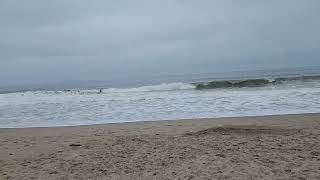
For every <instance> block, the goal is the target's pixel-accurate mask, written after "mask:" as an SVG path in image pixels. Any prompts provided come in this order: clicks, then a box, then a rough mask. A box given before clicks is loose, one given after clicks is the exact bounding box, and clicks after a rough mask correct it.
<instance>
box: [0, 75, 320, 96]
mask: <svg viewBox="0 0 320 180" xmlns="http://www.w3.org/2000/svg"><path fill="white" fill-rule="evenodd" d="M319 80H320V75H319V76H298V77H278V78H261V79H244V80H221V81H207V82H198V83H197V82H196V83H184V82H176V83H163V84H159V85H149V86H141V87H136V88H95V89H67V90H58V91H54V90H46V91H43V90H38V91H37V90H36V91H32V90H30V91H21V92H8V93H3V94H11V93H22V94H29V93H31V94H52V95H54V94H80V95H88V94H112V93H137V92H157V91H158V92H159V91H179V90H205V89H219V88H220V89H223V88H243V87H264V86H268V85H280V84H284V83H290V82H296V81H301V82H307V81H319Z"/></svg>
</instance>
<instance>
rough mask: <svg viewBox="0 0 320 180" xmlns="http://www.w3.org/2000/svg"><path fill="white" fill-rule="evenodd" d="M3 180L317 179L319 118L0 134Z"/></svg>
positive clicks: (161, 123) (0, 176)
mask: <svg viewBox="0 0 320 180" xmlns="http://www.w3.org/2000/svg"><path fill="white" fill-rule="evenodd" d="M0 179H148V180H149V179H245V180H248V179H299V180H305V179H306V180H311V179H317V180H319V179H320V115H319V114H302V115H284V116H268V117H245V118H222V119H201V120H197V119H194V120H180V121H158V122H138V123H122V124H106V125H92V126H77V127H59V128H26V129H0Z"/></svg>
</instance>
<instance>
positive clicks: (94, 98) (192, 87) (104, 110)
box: [0, 67, 320, 128]
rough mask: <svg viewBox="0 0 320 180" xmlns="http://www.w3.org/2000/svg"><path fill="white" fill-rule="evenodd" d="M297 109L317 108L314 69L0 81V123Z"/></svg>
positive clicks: (319, 79)
mask: <svg viewBox="0 0 320 180" xmlns="http://www.w3.org/2000/svg"><path fill="white" fill-rule="evenodd" d="M210 82H211V84H210ZM201 87H202V88H201ZM203 87H205V88H203ZM300 113H320V68H317V67H314V68H294V69H277V70H260V71H236V72H228V73H205V74H188V75H173V76H152V77H149V76H146V77H144V78H141V79H136V80H132V79H131V80H130V79H128V80H126V79H122V80H119V81H115V80H114V81H106V82H103V81H99V82H88V83H73V84H72V85H71V84H69V85H65V84H64V85H61V86H52V87H50V86H46V88H39V87H34V88H30V87H26V88H23V87H21V88H20V89H17V88H14V89H10V88H8V87H5V88H0V128H23V127H53V126H73V125H89V124H103V123H119V122H134V121H156V120H176V119H193V118H217V117H241V116H264V115H280V114H300Z"/></svg>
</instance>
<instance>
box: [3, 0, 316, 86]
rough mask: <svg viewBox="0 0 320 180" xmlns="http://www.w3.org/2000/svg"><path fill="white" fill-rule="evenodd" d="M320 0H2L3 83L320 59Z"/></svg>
mask: <svg viewBox="0 0 320 180" xmlns="http://www.w3.org/2000/svg"><path fill="white" fill-rule="evenodd" d="M319 18H320V1H319V0H307V1H303V0H237V1H235V0H200V1H195V0H145V1H142V0H134V1H133V0H113V1H112V0H107V1H106V0H101V1H99V0H95V1H84V0H83V1H81V0H54V1H53V0H28V1H23V0H1V1H0V83H1V84H19V83H42V82H59V81H64V80H103V79H110V78H117V77H125V76H130V77H133V76H141V75H145V76H148V75H152V74H153V75H154V74H156V75H165V74H185V73H202V72H204V73H209V72H219V71H220V72H221V71H234V70H245V69H264V68H278V67H299V66H301V67H303V66H319V65H320V35H319V33H320V20H319Z"/></svg>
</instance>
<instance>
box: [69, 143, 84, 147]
mask: <svg viewBox="0 0 320 180" xmlns="http://www.w3.org/2000/svg"><path fill="white" fill-rule="evenodd" d="M69 146H71V147H76V146H82V144H70V145H69Z"/></svg>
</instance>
